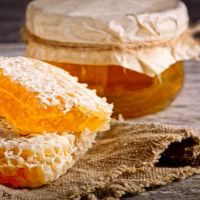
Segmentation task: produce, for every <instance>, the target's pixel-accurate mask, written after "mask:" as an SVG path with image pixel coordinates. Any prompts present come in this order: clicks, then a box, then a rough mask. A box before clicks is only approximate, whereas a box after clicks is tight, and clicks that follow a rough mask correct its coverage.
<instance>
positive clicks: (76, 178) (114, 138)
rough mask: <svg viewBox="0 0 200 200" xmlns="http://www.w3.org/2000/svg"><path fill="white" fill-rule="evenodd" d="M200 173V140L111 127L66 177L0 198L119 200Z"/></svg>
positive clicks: (3, 190)
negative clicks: (129, 194)
mask: <svg viewBox="0 0 200 200" xmlns="http://www.w3.org/2000/svg"><path fill="white" fill-rule="evenodd" d="M198 173H200V137H199V136H198V135H197V134H195V133H194V132H193V131H190V130H187V129H178V128H174V127H169V126H164V125H155V124H131V123H124V122H113V124H112V127H111V130H110V131H107V132H105V133H102V134H101V135H99V137H98V139H97V142H96V144H94V146H93V148H92V149H91V150H89V152H88V153H87V154H86V155H85V156H84V157H83V158H82V159H80V160H79V161H78V162H77V163H76V164H75V166H74V167H73V168H72V169H71V170H69V171H68V173H67V174H66V175H64V176H62V177H61V178H59V179H58V180H57V181H55V182H53V183H51V184H49V185H47V186H43V187H41V188H37V189H31V190H30V189H12V188H9V187H6V186H2V185H1V186H0V199H1V200H8V199H14V200H16V199H20V200H36V199H37V200H43V199H48V200H61V199H119V197H121V196H123V195H124V194H127V193H137V192H142V191H144V190H145V189H146V188H148V187H152V186H158V185H165V184H167V183H170V182H171V181H173V180H177V179H184V178H186V177H188V176H191V175H193V174H198Z"/></svg>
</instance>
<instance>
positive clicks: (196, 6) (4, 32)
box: [0, 0, 200, 43]
mask: <svg viewBox="0 0 200 200" xmlns="http://www.w3.org/2000/svg"><path fill="white" fill-rule="evenodd" d="M30 1H31V0H0V43H9V42H20V37H19V32H20V27H21V26H23V24H24V15H25V10H26V6H27V4H28V3H29V2H30ZM58 1H59V0H58ZM79 1H80V3H81V2H82V0H79ZM119 1H120V0H119ZM147 1H148V0H147ZM166 1H167V0H166ZM183 1H184V2H185V3H186V5H187V6H188V9H189V14H190V17H191V21H192V22H195V21H197V20H199V19H200V0H183Z"/></svg>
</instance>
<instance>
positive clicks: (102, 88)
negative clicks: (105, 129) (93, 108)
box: [25, 0, 200, 118]
mask: <svg viewBox="0 0 200 200" xmlns="http://www.w3.org/2000/svg"><path fill="white" fill-rule="evenodd" d="M25 30H26V31H25V32H26V36H27V37H26V38H27V42H28V44H27V49H26V55H27V56H28V57H33V58H36V59H40V60H43V61H46V62H48V63H51V64H54V65H57V66H58V67H61V68H63V69H65V70H67V71H69V73H70V74H72V75H74V76H77V77H78V78H79V81H80V82H85V83H87V84H88V85H89V88H91V89H96V90H97V94H98V95H100V96H105V97H106V98H107V100H108V101H109V102H110V103H113V104H114V115H115V116H117V115H118V114H122V115H123V117H125V118H132V117H138V116H142V115H147V114H150V113H154V112H157V111H159V110H161V109H163V108H165V107H166V106H167V105H169V103H170V102H171V101H172V100H173V99H174V98H175V97H176V95H177V94H178V92H179V91H180V90H181V88H182V86H183V82H184V66H183V60H186V59H192V58H197V57H198V54H199V52H200V47H199V45H198V44H196V42H195V41H194V39H193V38H192V37H191V36H190V34H189V31H188V14H187V9H186V7H185V5H184V4H183V3H182V2H180V1H178V0H168V1H166V0H149V1H146V0H123V1H118V0H106V1H102V0H85V1H82V2H81V1H73V0H60V1H56V0H49V1H48V2H47V1H45V0H37V1H33V2H31V3H30V4H29V6H28V8H27V13H26V27H25Z"/></svg>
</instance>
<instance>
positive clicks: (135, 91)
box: [51, 62, 184, 118]
mask: <svg viewBox="0 0 200 200" xmlns="http://www.w3.org/2000/svg"><path fill="white" fill-rule="evenodd" d="M51 63H52V64H54V65H57V66H59V67H61V68H62V69H65V70H67V71H68V72H69V73H70V74H71V75H74V76H77V77H78V78H79V81H80V82H86V83H88V86H89V88H91V89H96V90H97V94H98V95H100V96H106V97H107V100H108V102H112V103H114V116H118V115H119V114H122V115H123V117H125V118H131V117H138V116H142V115H147V114H151V113H154V112H157V111H159V110H161V109H163V108H165V107H166V106H168V105H169V103H170V102H171V101H172V100H173V99H174V98H175V97H176V95H177V94H178V92H179V91H180V90H181V88H182V86H183V81H184V66H183V65H184V64H183V62H177V63H175V64H173V65H171V66H170V67H169V68H168V69H167V70H165V71H164V72H163V73H161V74H160V75H158V76H155V77H150V76H147V75H145V74H141V73H138V72H134V71H132V70H128V69H124V68H122V67H120V66H89V65H84V66H83V65H82V66H81V65H74V64H65V63H55V62H51Z"/></svg>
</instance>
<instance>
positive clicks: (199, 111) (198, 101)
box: [0, 44, 200, 200]
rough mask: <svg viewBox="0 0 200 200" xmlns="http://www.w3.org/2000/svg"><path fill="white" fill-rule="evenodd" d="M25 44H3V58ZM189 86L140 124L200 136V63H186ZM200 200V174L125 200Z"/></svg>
mask: <svg viewBox="0 0 200 200" xmlns="http://www.w3.org/2000/svg"><path fill="white" fill-rule="evenodd" d="M24 48H25V46H24V45H23V44H0V56H16V55H23V54H24ZM185 65H186V67H185V70H186V77H185V85H184V88H183V90H182V92H181V93H180V94H179V96H178V97H177V98H176V99H175V101H174V102H173V103H172V104H171V105H170V106H169V107H168V108H167V109H166V110H164V111H162V112H159V113H156V114H154V115H149V116H146V117H142V118H137V119H132V120H131V121H133V122H135V123H138V122H141V123H143V122H149V123H151V122H156V123H164V124H170V125H175V126H180V127H187V128H192V129H194V130H196V131H197V132H198V133H200V62H186V63H185ZM154 199H155V200H161V199H162V200H176V199H177V200H186V199H187V200H199V199H200V175H196V176H193V177H191V178H188V179H186V180H182V181H178V182H174V183H172V184H170V185H167V186H162V187H158V188H152V189H151V190H149V191H148V192H144V193H142V194H137V195H134V196H130V197H128V196H127V197H125V198H123V200H154Z"/></svg>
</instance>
